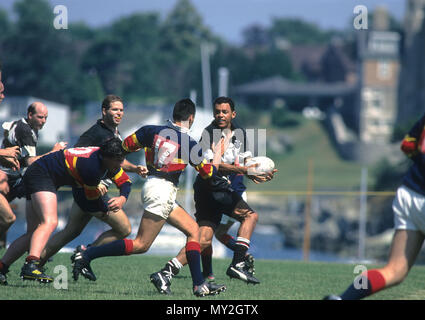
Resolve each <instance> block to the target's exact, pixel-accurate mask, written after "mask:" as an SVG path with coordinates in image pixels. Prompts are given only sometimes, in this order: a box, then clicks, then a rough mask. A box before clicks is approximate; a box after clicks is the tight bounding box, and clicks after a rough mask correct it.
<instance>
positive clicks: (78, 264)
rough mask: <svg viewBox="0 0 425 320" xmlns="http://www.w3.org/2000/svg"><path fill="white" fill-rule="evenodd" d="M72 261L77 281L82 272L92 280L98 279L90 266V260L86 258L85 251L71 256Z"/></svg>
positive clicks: (73, 273) (73, 276) (74, 277)
mask: <svg viewBox="0 0 425 320" xmlns="http://www.w3.org/2000/svg"><path fill="white" fill-rule="evenodd" d="M71 261H72V278H73V279H74V280H75V281H77V280H78V276H79V275H80V274H81V275H82V276H83V277H84V278H86V279H89V280H90V281H96V275H95V274H94V272H93V270H92V269H91V267H90V262H89V261H88V260H87V259H85V258H84V253H83V252H77V253H75V254H73V255H72V256H71Z"/></svg>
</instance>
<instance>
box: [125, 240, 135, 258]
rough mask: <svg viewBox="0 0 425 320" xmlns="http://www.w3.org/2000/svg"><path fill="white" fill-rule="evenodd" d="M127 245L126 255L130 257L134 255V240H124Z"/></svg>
mask: <svg viewBox="0 0 425 320" xmlns="http://www.w3.org/2000/svg"><path fill="white" fill-rule="evenodd" d="M124 243H125V254H126V255H130V254H132V253H133V240H131V239H124Z"/></svg>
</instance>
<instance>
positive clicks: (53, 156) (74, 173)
mask: <svg viewBox="0 0 425 320" xmlns="http://www.w3.org/2000/svg"><path fill="white" fill-rule="evenodd" d="M34 165H39V166H41V167H42V168H44V169H45V170H46V172H48V173H49V175H50V177H51V178H52V179H53V181H54V183H55V185H56V187H57V188H59V187H61V186H64V185H69V186H76V187H82V188H83V189H84V194H85V196H86V198H87V199H88V200H95V199H98V198H99V197H100V196H101V194H100V192H99V190H98V189H97V186H98V184H99V182H100V180H102V179H105V178H110V179H111V180H112V181H113V182H114V183H115V185H116V186H117V188H119V190H120V195H121V196H124V197H126V198H128V196H129V194H130V191H131V181H130V178H129V177H128V175H127V174H126V173H125V172H124V170H123V169H122V168H121V167H120V169H119V170H117V172H109V171H108V170H105V169H103V168H102V159H101V156H100V153H99V147H85V148H71V149H64V150H59V151H56V152H52V153H50V154H47V155H45V156H43V157H41V158H40V159H38V160H37V161H36V162H34Z"/></svg>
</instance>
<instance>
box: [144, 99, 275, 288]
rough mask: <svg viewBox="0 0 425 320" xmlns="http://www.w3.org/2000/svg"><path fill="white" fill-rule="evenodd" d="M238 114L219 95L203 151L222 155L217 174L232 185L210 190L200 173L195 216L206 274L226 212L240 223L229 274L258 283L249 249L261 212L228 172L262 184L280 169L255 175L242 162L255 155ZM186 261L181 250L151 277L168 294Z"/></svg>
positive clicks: (202, 139)
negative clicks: (247, 200) (249, 146)
mask: <svg viewBox="0 0 425 320" xmlns="http://www.w3.org/2000/svg"><path fill="white" fill-rule="evenodd" d="M235 117H236V111H235V106H234V102H233V100H232V99H231V98H228V97H219V98H217V99H216V100H215V101H214V120H213V122H212V123H211V124H210V125H209V126H208V127H206V128H205V129H204V131H203V133H202V137H201V141H200V144H201V145H202V146H203V150H206V151H205V155H206V157H207V158H208V159H210V160H212V155H213V154H216V153H218V154H219V156H221V158H220V161H219V162H220V164H219V169H218V173H219V175H220V176H221V179H223V180H224V181H226V183H227V184H228V186H229V187H228V188H227V189H225V190H217V191H212V192H211V191H210V190H208V187H207V185H206V184H205V182H204V181H203V179H201V177H200V175H198V176H197V177H196V180H195V183H194V191H195V193H194V199H195V209H196V213H195V217H196V221H197V223H198V225H199V226H200V234H201V238H200V239H201V240H200V242H201V251H202V253H203V255H204V276H209V275H211V273H212V266H211V258H210V257H211V255H212V247H211V243H212V238H213V235H214V231H215V229H216V228H217V226H218V225H219V223H220V220H221V218H222V214H223V213H224V214H226V215H229V216H230V217H232V218H234V219H236V220H237V221H239V222H240V223H241V225H240V227H239V230H238V236H237V238H236V242H235V243H234V247H233V251H234V254H233V259H232V263H231V264H230V266H229V267H228V269H227V271H226V274H227V275H228V276H229V277H231V278H236V279H241V280H243V281H245V282H247V283H254V284H257V283H259V280H258V279H257V278H255V277H254V275H253V271H254V267H253V259H252V256H250V255H247V251H248V249H249V246H250V238H251V235H252V232H253V231H254V228H255V225H256V223H257V220H258V214H257V213H256V212H255V211H254V210H253V209H251V208H250V207H249V205H248V204H247V203H246V201H245V200H244V199H243V198H242V193H243V191H244V190H243V189H242V190H241V189H240V188H239V190H237V191H236V190H234V189H232V187H231V184H230V181H229V175H246V176H247V177H248V178H250V179H251V180H253V181H254V182H256V183H260V182H264V181H268V180H270V179H272V178H273V174H274V173H275V172H276V171H277V170H274V171H273V172H272V173H270V174H266V175H259V174H253V173H254V172H255V168H248V167H246V166H243V165H241V164H244V161H245V159H248V158H250V157H251V156H252V153H251V152H250V151H249V150H248V148H246V142H247V137H246V133H245V130H243V129H242V128H240V127H237V126H236V125H235V123H234V122H233V121H232V120H233V119H234V118H235ZM250 169H251V170H250ZM241 191H242V192H241ZM204 252H205V253H204ZM186 264H187V257H186V253H185V251H184V250H181V251H180V253H179V254H178V255H177V257H175V258H173V259H172V260H170V261H168V262H167V264H166V265H165V267H164V268H163V269H161V270H160V271H158V272H155V273H153V274H152V275H151V280H154V279H160V280H161V281H160V282H159V281H152V283H153V284H154V285H155V286H156V287H157V289H158V290H159V291H160V292H161V293H164V294H169V293H170V292H171V290H170V286H171V279H172V277H173V276H175V275H176V274H177V273H178V272H179V269H180V268H182V267H183V266H184V265H186ZM159 284H160V285H161V286H159Z"/></svg>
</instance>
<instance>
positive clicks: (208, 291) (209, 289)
mask: <svg viewBox="0 0 425 320" xmlns="http://www.w3.org/2000/svg"><path fill="white" fill-rule="evenodd" d="M226 289H227V288H226V286H225V285H222V284H215V283H212V282H208V281H204V283H202V284H201V285H199V286H195V287H194V288H193V294H194V295H195V296H197V297H205V296H214V295H217V294H219V293H220V292H224V291H226Z"/></svg>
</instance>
